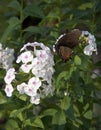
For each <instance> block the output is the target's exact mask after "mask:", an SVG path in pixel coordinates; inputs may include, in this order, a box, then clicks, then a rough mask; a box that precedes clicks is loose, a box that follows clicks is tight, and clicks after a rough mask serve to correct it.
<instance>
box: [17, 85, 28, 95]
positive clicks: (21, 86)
mask: <svg viewBox="0 0 101 130" xmlns="http://www.w3.org/2000/svg"><path fill="white" fill-rule="evenodd" d="M27 87H28V85H27V84H26V83H21V84H19V85H17V90H18V91H19V93H20V94H24V92H25V91H24V90H25V88H27Z"/></svg>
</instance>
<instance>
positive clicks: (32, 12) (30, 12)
mask: <svg viewBox="0 0 101 130" xmlns="http://www.w3.org/2000/svg"><path fill="white" fill-rule="evenodd" d="M23 12H24V14H25V15H26V17H27V16H34V17H39V18H43V17H44V13H43V10H42V9H41V8H40V6H38V5H37V4H35V2H34V3H32V4H29V5H28V6H26V7H25V8H24V10H23Z"/></svg>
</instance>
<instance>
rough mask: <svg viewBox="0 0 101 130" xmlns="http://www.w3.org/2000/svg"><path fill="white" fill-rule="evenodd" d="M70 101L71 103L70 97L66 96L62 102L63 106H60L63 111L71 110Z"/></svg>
mask: <svg viewBox="0 0 101 130" xmlns="http://www.w3.org/2000/svg"><path fill="white" fill-rule="evenodd" d="M70 101H71V99H70V97H69V96H65V97H64V99H63V100H61V105H60V106H61V108H62V109H63V110H67V109H69V107H70Z"/></svg>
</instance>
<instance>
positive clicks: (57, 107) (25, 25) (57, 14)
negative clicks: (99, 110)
mask: <svg viewBox="0 0 101 130" xmlns="http://www.w3.org/2000/svg"><path fill="white" fill-rule="evenodd" d="M3 2H5V5H4V6H5V8H1V6H0V11H1V12H3V13H2V16H1V15H0V17H2V25H1V23H0V28H1V27H2V26H3V25H4V26H5V24H7V25H6V26H5V27H2V28H3V29H4V28H5V30H3V31H1V32H0V34H1V33H2V32H3V33H2V36H0V38H1V40H0V41H1V42H2V43H3V46H5V47H6V46H7V47H12V48H14V49H15V57H16V56H17V55H18V54H19V51H18V50H19V48H20V47H21V46H22V45H24V44H25V43H26V42H30V41H31V42H33V41H36V40H37V41H41V42H44V43H45V44H46V45H47V46H49V47H50V48H51V47H52V45H53V44H54V43H55V41H56V39H57V38H58V36H59V35H60V33H61V32H64V31H66V30H72V29H74V28H79V29H82V30H88V31H89V30H90V31H91V32H92V33H94V35H95V36H96V39H97V43H98V46H100V41H101V37H100V36H99V35H100V33H101V31H100V30H101V6H100V5H101V1H100V0H97V1H96V0H86V1H85V0H78V1H75V0H64V1H63V0H32V2H31V1H30V0H7V1H3V0H1V1H0V3H3ZM8 3H9V4H8ZM2 10H3V11H2ZM4 10H5V11H4ZM82 50H83V49H82V48H80V47H77V48H76V49H75V50H74V51H75V52H76V54H75V53H74V54H73V55H72V56H71V59H70V60H69V61H67V62H64V61H62V59H60V57H59V56H57V55H55V56H54V57H55V74H54V76H53V85H54V89H55V90H54V93H53V96H52V97H46V98H45V99H43V100H42V101H41V103H40V105H38V108H37V106H35V105H32V104H29V102H27V97H26V96H25V95H23V96H22V95H21V96H19V94H18V93H14V96H13V97H11V98H9V99H8V98H7V97H6V96H5V93H4V86H5V84H4V81H3V77H4V74H5V72H4V70H0V119H1V118H2V119H6V122H5V123H4V124H3V125H2V126H0V129H1V130H67V129H68V130H95V128H96V123H97V118H96V117H95V116H94V112H93V105H94V103H98V104H101V99H100V98H98V97H97V96H96V95H97V94H96V92H97V91H101V87H100V86H101V77H99V76H98V75H97V74H95V75H96V76H95V78H94V79H92V78H91V76H92V73H93V69H94V68H96V67H101V61H99V62H98V63H96V64H94V63H93V62H92V57H90V58H89V57H88V56H85V55H84V54H83V51H82ZM16 69H17V66H16ZM22 75H23V74H20V75H18V77H17V78H18V82H19V83H20V82H22V81H24V80H26V79H27V78H28V76H29V75H23V78H22V79H21V77H22ZM20 76H21V77H20ZM34 111H35V112H34ZM5 113H7V116H5Z"/></svg>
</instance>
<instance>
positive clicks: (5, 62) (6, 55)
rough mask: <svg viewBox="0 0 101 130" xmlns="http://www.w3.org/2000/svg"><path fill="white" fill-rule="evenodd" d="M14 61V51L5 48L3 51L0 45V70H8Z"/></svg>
mask: <svg viewBox="0 0 101 130" xmlns="http://www.w3.org/2000/svg"><path fill="white" fill-rule="evenodd" d="M13 61H14V49H10V48H5V49H3V47H2V44H1V43H0V64H1V66H2V68H4V69H6V70H8V69H9V68H11V67H12V63H13Z"/></svg>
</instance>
